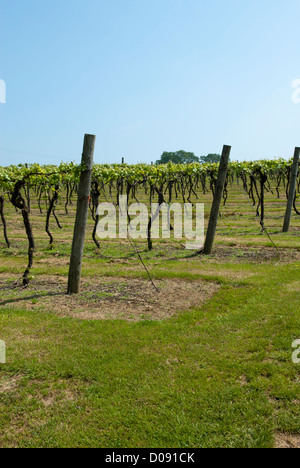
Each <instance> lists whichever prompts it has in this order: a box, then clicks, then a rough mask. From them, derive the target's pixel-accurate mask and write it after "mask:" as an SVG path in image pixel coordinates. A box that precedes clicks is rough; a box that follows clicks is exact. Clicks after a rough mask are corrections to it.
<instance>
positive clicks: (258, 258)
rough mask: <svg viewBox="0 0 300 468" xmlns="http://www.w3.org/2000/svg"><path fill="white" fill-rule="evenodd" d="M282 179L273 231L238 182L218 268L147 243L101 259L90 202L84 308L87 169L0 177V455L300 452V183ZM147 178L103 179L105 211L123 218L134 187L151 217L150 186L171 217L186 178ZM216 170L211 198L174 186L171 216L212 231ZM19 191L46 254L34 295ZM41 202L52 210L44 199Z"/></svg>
mask: <svg viewBox="0 0 300 468" xmlns="http://www.w3.org/2000/svg"><path fill="white" fill-rule="evenodd" d="M278 164H279V163H278ZM195 167H196V166H194V165H193V168H194V169H195ZM232 167H235V165H233V166H232ZM260 167H262V165H260ZM268 167H269V169H268V171H267V172H268V177H269V178H268V181H266V185H265V192H264V212H265V214H264V218H263V227H264V228H265V230H266V231H263V230H262V224H261V221H262V220H261V210H260V208H259V207H258V203H257V202H258V197H257V193H256V192H255V190H254V196H255V200H256V204H254V203H253V198H252V197H251V196H249V190H250V189H251V181H250V178H249V177H250V176H249V173H248V175H247V188H248V191H247V190H245V186H244V182H245V179H244V181H243V176H238V172H236V171H240V169H235V172H233V170H232V171H231V172H229V178H228V187H227V188H228V194H227V195H228V196H227V199H226V204H225V205H222V207H221V217H220V219H219V221H218V228H217V234H216V238H215V244H214V249H213V253H212V254H211V255H207V256H205V255H201V254H199V253H197V252H194V251H188V250H186V249H185V248H184V245H183V242H182V241H180V240H175V239H173V238H171V239H162V240H153V248H152V250H149V248H148V247H149V246H148V243H147V240H137V241H135V243H134V245H133V244H132V242H130V241H129V240H127V239H107V240H100V247H97V246H96V243H95V239H93V230H94V227H95V219H93V216H92V211H93V207H94V204H93V196H95V194H94V195H93V194H91V200H90V208H91V209H90V212H89V220H88V228H87V236H86V244H85V252H84V260H83V270H82V288H81V292H80V294H79V295H78V296H72V297H69V296H67V295H66V291H67V280H68V268H69V260H70V253H71V244H72V236H73V228H74V222H75V210H76V201H77V195H76V188H75V185H74V184H76V183H77V182H78V176H79V173H80V170H81V169H80V167H79V166H78V167H77V166H76V167H73V169H74V170H73V169H72V170H71V171H70V165H67V168H66V166H64V165H62V166H61V167H60V168H57V167H51V168H50V167H46V168H45V167H37V166H31V167H29V168H28V169H26V168H24V167H20V168H19V169H16V168H10V169H9V168H4V169H1V170H0V181H2V184H1V183H0V185H1V187H2V189H1V190H2V192H1V193H0V195H1V194H3V195H4V211H3V212H4V215H5V220H6V227H7V237H8V240H9V243H10V247H9V248H8V246H7V243H6V241H5V239H4V237H3V230H2V227H3V226H2V223H1V222H0V235H1V237H0V339H2V340H4V341H5V343H6V345H7V364H6V365H5V368H3V370H2V368H1V374H0V412H1V415H2V417H1V419H0V433H1V434H2V435H1V438H0V447H14V446H17V447H129V448H130V447H154V446H155V447H170V448H172V447H180V448H186V447H216V446H219V447H275V446H277V447H279V446H280V447H281V446H293V445H294V446H297V444H299V434H300V425H299V421H300V413H299V366H297V365H295V364H293V362H292V358H291V356H292V353H293V349H292V343H293V341H294V340H296V339H299V338H300V320H299V310H300V299H299V290H300V283H299V271H300V242H299V238H300V237H299V236H300V216H299V215H298V214H297V211H298V210H299V208H300V203H299V198H298V189H299V187H298V186H297V198H296V200H295V208H296V209H294V210H293V214H292V219H291V226H290V230H289V232H288V233H283V232H282V226H283V220H284V215H285V209H286V200H287V199H286V190H287V182H286V180H288V178H287V179H286V180H284V179H283V178H282V179H281V180H280V181H279V179H278V177H279V176H282V177H283V175H282V174H283V173H285V174H286V172H285V171H286V170H287V168H288V167H290V165H289V164H288V163H285V164H283V163H282V168H279V169H278V166H276V170H275V169H274V162H270V163H268ZM143 168H144V169H143V171H144V173H143V174H144V175H143V176H138V175H137V174H136V172H139V171H140V170H141V167H140V166H139V167H132V166H117V167H115V168H113V167H111V166H97V167H96V168H95V178H94V182H95V181H96V180H97V181H98V183H99V187H98V188H99V192H100V193H99V194H98V196H97V202H98V203H101V202H107V201H108V200H110V201H112V202H114V203H115V204H117V199H118V196H119V195H120V193H121V190H122V183H123V193H128V197H129V201H132V202H136V201H137V200H138V201H139V202H141V203H146V204H147V205H149V202H150V195H151V185H152V186H153V187H155V188H154V189H153V194H152V195H153V198H154V201H157V200H158V197H159V193H158V192H160V193H161V192H162V191H161V190H160V186H161V184H164V189H163V193H164V195H163V196H164V197H165V201H166V202H168V201H169V191H168V189H169V185H168V184H169V181H170V180H172V181H174V177H175V178H177V180H178V171H179V172H180V171H181V172H182V170H183V169H182V168H178V167H177V168H175V167H171V166H169V167H168V168H167V167H165V168H157V167H150V166H147V169H145V166H143ZM270 168H271V169H270ZM175 169H176V170H175ZM215 169H216V166H214V165H213V166H210V167H206V169H205V174H206V182H205V184H206V188H207V190H205V193H203V186H202V184H201V179H199V181H198V182H199V184H198V185H197V183H196V182H193V183H192V187H193V192H191V193H190V190H189V188H190V186H189V185H188V184H189V181H190V174H185V176H184V177H187V178H185V179H184V180H185V181H186V182H185V183H184V185H185V189H184V190H183V193H182V192H181V191H180V187H179V186H178V187H176V186H175V187H174V185H173V195H172V201H173V202H175V201H176V202H180V203H182V202H183V201H186V200H184V199H185V198H186V199H187V198H189V199H190V201H191V202H192V203H204V205H205V227H207V224H208V218H209V213H210V209H211V205H212V200H213V183H212V182H213V181H214V180H215V176H214V174H215V172H214V171H215ZM190 170H192V167H191V168H190ZM198 170H199V168H198ZM244 170H245V166H243V171H244ZM9 171H11V172H13V173H14V178H12V177H11V176H9V177H8V176H7V174H8V173H9ZM18 171H19V172H18ZM64 171H65V172H64ZM122 171H123V172H122ZM145 171H149V172H147V174H148V175H147V181H146V182H145V181H144V177H145ZM151 171H153V172H155V171H161V174H163V173H164V171H167V172H168V173H170V172H174V171H175V173H176V174H177V175H176V176H174V175H172V178H171V179H169V178H167V179H166V178H165V175H163V176H161V177H162V178H161V179H160V180H159V179H157V181H158V180H159V182H160V183H158V182H157V181H156V182H155V179H152V177H153V176H152V175H151V174H152V172H151ZM211 171H212V172H211ZM276 171H277V172H276ZM281 171H283V172H281ZM43 172H45V173H47V174H50V173H52V174H53V175H51V176H48V177H46V176H45V174H43ZM29 173H30V174H33V173H35V174H37V173H39V174H42V175H31V176H30V177H27V175H28V174H29ZM120 173H121V174H122V177H121V179H123V181H122V180H121V179H120ZM5 174H6V175H5ZM62 174H64V175H63V176H62ZM65 174H68V175H67V176H66V175H65ZM96 174H98V175H97V177H96ZM105 174H106V176H105ZM107 174H108V175H107ZM112 174H115V175H114V176H112ZM126 174H127V175H126ZM132 174H134V178H135V179H132V177H133V175H132ZM240 174H241V173H240ZM26 177H27V178H26ZM68 177H69V179H68ZM112 177H113V179H112ZM139 177H141V178H139ZM168 177H169V176H168ZM193 177H195V176H193ZM259 177H260V176H258V179H257V181H258V180H259ZM5 178H6V182H4V179H5ZM137 178H138V180H139V181H140V183H139V184H138V186H137V187H136V190H135V189H132V187H133V186H134V184H133V180H136V179H137ZM45 179H47V181H46V180H45ZM101 180H102V181H104V182H105V184H104V190H103V186H102V185H101ZM112 180H113V182H112ZM18 181H19V182H23V185H22V184H21V185H22V186H21V191H20V194H21V195H22V198H23V200H24V201H25V202H26V203H27V202H28V187H29V197H30V213H29V221H30V223H31V227H32V234H33V238H34V244H35V250H34V255H33V263H32V266H31V267H30V269H29V270H30V271H29V272H28V273H29V280H30V282H29V284H28V285H27V286H28V287H26V288H24V284H23V281H24V269H25V267H26V265H27V263H28V236H27V235H26V231H25V226H24V219H23V217H22V210H21V209H19V208H17V210H16V207H15V206H13V203H11V201H10V200H9V198H11V197H12V192H13V190H14V187H15V186H16V184H17V183H18ZM193 181H195V179H193ZM278 182H280V183H279V184H278ZM211 183H212V184H211ZM68 184H69V185H68ZM257 184H258V182H257ZM57 185H59V193H58V195H59V197H58V198H57V199H56V200H55V203H54V208H55V212H54V214H55V215H56V217H57V220H58V222H59V224H60V226H61V228H59V226H58V224H57V222H56V220H55V217H54V216H53V211H51V212H50V217H49V226H48V233H47V232H46V231H45V227H46V218H47V211H48V210H49V206H50V203H51V200H52V199H53V196H55V187H57ZM41 186H43V187H44V188H45V189H47V190H46V191H45V193H46V197H45V194H42V196H40V195H41V193H40V189H38V187H41ZM145 186H147V188H146V190H145ZM180 186H181V184H180ZM72 187H73V188H74V191H73V194H72V196H71V200H70V191H71V189H72ZM129 187H130V190H129ZM259 187H260V186H259V185H257V188H258V193H259V190H260V188H259ZM94 188H95V186H94ZM126 188H128V192H127V190H126ZM278 188H279V193H277V189H278ZM156 189H157V190H158V192H157V191H156ZM177 189H178V190H177ZM48 190H50V191H49V192H48ZM176 191H177V194H176ZM57 192H58V191H57ZM48 195H50V196H48ZM225 198H226V197H225ZM225 198H224V201H225ZM46 200H47V202H46ZM67 200H68V204H67V206H66V201H67ZM70 201H71V203H72V204H71V203H70ZM41 211H42V212H41ZM94 215H95V212H94ZM49 232H50V234H51V236H52V243H50V241H51V239H50V236H49ZM98 240H99V239H98ZM137 252H139V255H140V256H141V258H142V260H143V262H144V263H145V265H146V267H147V269H148V270H149V272H150V275H151V278H152V280H153V282H154V284H155V286H156V288H157V290H158V291H157V290H156V289H155V288H154V287H153V285H152V284H151V282H150V281H149V278H148V275H147V273H146V271H145V269H144V267H143V265H142V264H141V261H140V259H139V257H138V256H137ZM2 388H5V389H6V391H5V393H3V392H2V390H1V389H2Z"/></svg>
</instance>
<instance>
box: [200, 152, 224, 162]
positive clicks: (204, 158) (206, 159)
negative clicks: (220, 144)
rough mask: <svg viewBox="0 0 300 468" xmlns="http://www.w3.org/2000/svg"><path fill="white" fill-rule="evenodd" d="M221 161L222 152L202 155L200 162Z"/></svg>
mask: <svg viewBox="0 0 300 468" xmlns="http://www.w3.org/2000/svg"><path fill="white" fill-rule="evenodd" d="M220 161H221V155H220V154H208V155H207V156H200V162H201V163H202V164H205V163H219V162H220Z"/></svg>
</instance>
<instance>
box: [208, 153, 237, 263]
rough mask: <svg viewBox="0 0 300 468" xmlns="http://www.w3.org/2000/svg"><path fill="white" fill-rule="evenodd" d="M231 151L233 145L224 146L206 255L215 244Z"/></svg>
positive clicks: (209, 225) (210, 220)
mask: <svg viewBox="0 0 300 468" xmlns="http://www.w3.org/2000/svg"><path fill="white" fill-rule="evenodd" d="M230 151H231V146H226V145H225V146H224V147H223V152H222V158H221V162H220V167H219V173H218V179H217V185H216V191H215V196H214V200H213V204H212V208H211V212H210V218H209V224H208V229H207V234H206V239H205V244H204V250H203V253H204V254H205V255H210V254H211V251H212V248H213V244H214V239H215V234H216V229H217V224H218V219H219V214H220V206H221V202H222V195H223V191H224V187H225V182H226V176H227V169H228V163H229V158H230Z"/></svg>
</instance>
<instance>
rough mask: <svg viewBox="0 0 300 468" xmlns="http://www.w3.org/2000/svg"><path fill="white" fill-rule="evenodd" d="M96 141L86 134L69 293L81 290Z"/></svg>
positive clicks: (92, 136) (76, 292)
mask: <svg viewBox="0 0 300 468" xmlns="http://www.w3.org/2000/svg"><path fill="white" fill-rule="evenodd" d="M95 141H96V137H95V136H94V135H85V137H84V144H83V154H82V160H81V163H82V164H83V165H84V170H83V171H82V172H81V176H80V182H79V189H78V199H77V212H76V221H75V227H74V237H73V244H72V253H71V261H70V270H69V282H68V294H69V295H71V294H78V293H79V291H80V280H81V267H82V258H83V250H84V241H85V233H86V225H87V218H88V209H89V200H90V194H91V181H92V170H93V161H94V150H95Z"/></svg>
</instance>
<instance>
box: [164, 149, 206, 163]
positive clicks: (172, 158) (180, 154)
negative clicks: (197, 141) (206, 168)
mask: <svg viewBox="0 0 300 468" xmlns="http://www.w3.org/2000/svg"><path fill="white" fill-rule="evenodd" d="M169 162H172V163H174V164H191V163H195V162H199V158H198V157H197V156H195V155H194V153H189V152H186V151H183V150H180V151H174V152H167V151H165V152H164V153H163V154H162V155H161V157H160V159H159V160H158V161H156V164H168V163H169Z"/></svg>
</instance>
